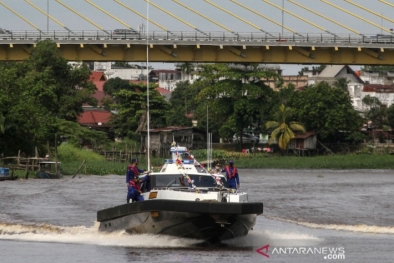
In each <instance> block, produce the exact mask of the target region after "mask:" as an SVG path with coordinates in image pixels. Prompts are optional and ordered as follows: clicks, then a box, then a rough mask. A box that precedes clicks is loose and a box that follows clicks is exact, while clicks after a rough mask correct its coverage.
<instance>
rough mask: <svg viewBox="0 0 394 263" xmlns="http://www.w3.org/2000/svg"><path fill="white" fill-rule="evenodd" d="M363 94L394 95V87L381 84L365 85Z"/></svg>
mask: <svg viewBox="0 0 394 263" xmlns="http://www.w3.org/2000/svg"><path fill="white" fill-rule="evenodd" d="M363 92H382V93H394V86H389V85H381V84H365V85H364V88H363Z"/></svg>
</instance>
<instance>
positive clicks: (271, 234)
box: [0, 223, 322, 248]
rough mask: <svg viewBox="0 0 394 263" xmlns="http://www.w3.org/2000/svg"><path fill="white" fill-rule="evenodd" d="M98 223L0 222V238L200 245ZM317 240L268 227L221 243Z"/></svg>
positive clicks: (123, 244) (244, 244) (311, 242)
mask: <svg viewBox="0 0 394 263" xmlns="http://www.w3.org/2000/svg"><path fill="white" fill-rule="evenodd" d="M98 226H99V223H96V224H95V225H94V226H92V227H84V226H75V227H62V226H54V225H49V224H39V225H37V224H12V223H0V240H19V241H27V242H53V243H67V244H86V245H98V246H119V247H135V248H152V247H153V248H193V247H194V248H195V247H199V244H201V243H200V242H201V240H194V239H186V238H179V237H172V236H166V235H151V234H129V233H126V232H124V231H119V232H111V233H107V232H100V231H98ZM321 241H322V240H321V239H320V238H316V237H314V236H311V235H306V234H302V233H296V232H290V233H281V232H275V231H270V230H264V231H260V230H253V231H250V232H249V234H248V235H247V236H244V237H238V238H235V239H231V240H226V241H224V242H223V245H225V246H226V247H238V248H248V247H260V246H262V245H264V244H271V245H282V246H284V245H289V246H290V245H293V244H294V245H295V244H297V245H304V246H305V245H314V244H318V243H319V242H321Z"/></svg>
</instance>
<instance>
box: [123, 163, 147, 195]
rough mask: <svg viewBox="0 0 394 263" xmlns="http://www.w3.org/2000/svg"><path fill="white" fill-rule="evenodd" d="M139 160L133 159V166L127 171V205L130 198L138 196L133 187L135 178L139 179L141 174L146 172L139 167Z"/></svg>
mask: <svg viewBox="0 0 394 263" xmlns="http://www.w3.org/2000/svg"><path fill="white" fill-rule="evenodd" d="M137 164H138V160H137V159H136V158H133V159H131V164H130V165H129V166H127V171H126V185H127V203H128V202H129V200H130V198H131V197H130V196H136V194H134V192H135V189H134V187H133V186H132V185H131V184H132V182H133V181H134V178H135V177H138V175H140V174H141V173H143V172H144V170H141V169H139V168H138V166H137Z"/></svg>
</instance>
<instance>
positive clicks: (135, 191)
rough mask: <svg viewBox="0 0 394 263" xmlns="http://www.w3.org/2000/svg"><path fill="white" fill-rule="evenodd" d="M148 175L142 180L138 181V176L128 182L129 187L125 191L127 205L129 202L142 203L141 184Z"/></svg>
mask: <svg viewBox="0 0 394 263" xmlns="http://www.w3.org/2000/svg"><path fill="white" fill-rule="evenodd" d="M148 177H149V175H147V176H145V177H144V178H143V179H140V178H139V176H134V178H133V180H131V181H130V185H129V187H128V191H127V203H129V202H130V200H131V201H132V202H140V201H144V197H143V196H142V195H141V193H142V191H141V184H143V183H144V182H145V181H146V180H147V178H148Z"/></svg>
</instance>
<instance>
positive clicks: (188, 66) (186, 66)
mask: <svg viewBox="0 0 394 263" xmlns="http://www.w3.org/2000/svg"><path fill="white" fill-rule="evenodd" d="M180 68H181V71H182V72H183V73H185V74H186V76H187V80H190V73H192V71H193V70H194V65H193V64H192V63H190V62H185V63H183V64H181V66H180Z"/></svg>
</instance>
